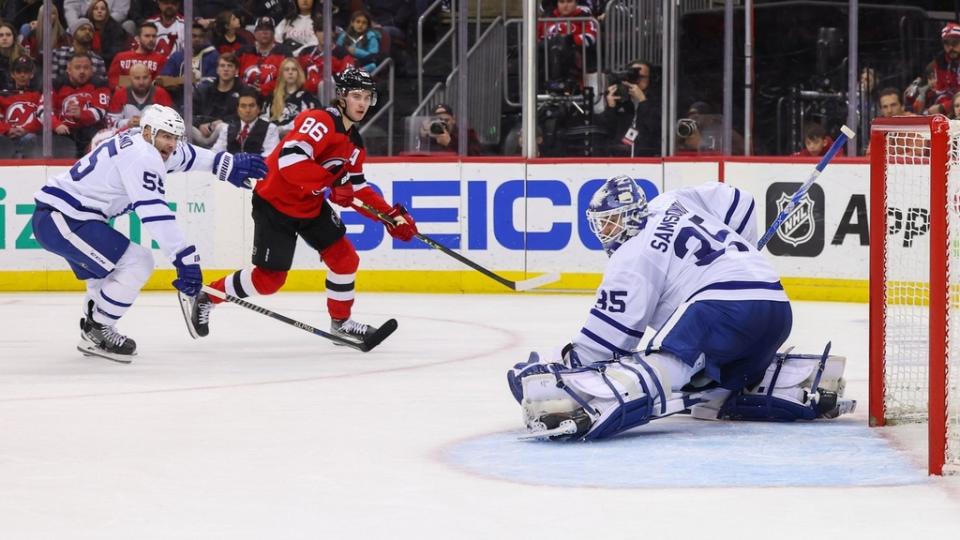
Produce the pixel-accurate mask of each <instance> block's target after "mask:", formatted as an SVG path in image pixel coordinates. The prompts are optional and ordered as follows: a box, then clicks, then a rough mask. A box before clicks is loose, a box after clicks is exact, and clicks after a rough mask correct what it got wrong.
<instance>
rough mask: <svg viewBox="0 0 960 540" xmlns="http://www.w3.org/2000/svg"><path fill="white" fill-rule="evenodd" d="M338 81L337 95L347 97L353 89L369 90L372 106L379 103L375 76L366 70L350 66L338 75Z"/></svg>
mask: <svg viewBox="0 0 960 540" xmlns="http://www.w3.org/2000/svg"><path fill="white" fill-rule="evenodd" d="M336 83H337V97H341V98H342V97H345V96H346V95H347V93H348V92H350V91H351V90H369V91H370V94H371V96H370V106H371V107H372V106H374V105H376V104H377V85H375V84H374V83H373V78H372V77H371V76H370V74H369V73H367V72H366V71H363V70H360V69H357V68H355V67H353V66H351V67H348V68H347V69H345V70H343V71H342V72H340V74H339V75H337V76H336Z"/></svg>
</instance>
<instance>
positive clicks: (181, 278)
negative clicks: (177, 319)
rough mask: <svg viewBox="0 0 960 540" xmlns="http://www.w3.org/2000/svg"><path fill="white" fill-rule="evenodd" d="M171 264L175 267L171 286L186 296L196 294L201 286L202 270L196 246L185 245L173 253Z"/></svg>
mask: <svg viewBox="0 0 960 540" xmlns="http://www.w3.org/2000/svg"><path fill="white" fill-rule="evenodd" d="M173 266H174V267H175V268H176V269H177V279H175V280H173V286H174V287H176V288H177V290H178V291H180V292H182V293H183V294H185V295H187V296H196V295H197V293H199V292H200V287H202V286H203V272H202V271H201V270H200V254H199V253H197V248H196V247H194V246H187V247H185V248H183V249H181V250H180V251H179V252H177V254H176V255H174V259H173Z"/></svg>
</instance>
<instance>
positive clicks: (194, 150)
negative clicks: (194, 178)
mask: <svg viewBox="0 0 960 540" xmlns="http://www.w3.org/2000/svg"><path fill="white" fill-rule="evenodd" d="M215 158H216V154H215V153H214V152H211V151H210V150H206V149H203V148H198V147H195V146H193V145H191V144H187V143H184V142H180V143H178V144H177V148H176V150H175V151H174V153H173V154H172V155H171V156H170V158H169V159H168V160H167V162H166V163H164V162H163V159H162V158H161V156H160V152H159V151H158V150H157V149H156V148H154V146H153V145H152V144H150V143H149V142H147V141H146V140H145V139H144V138H143V136H141V135H140V129H131V130H128V131H123V132H121V133H119V134H117V135H115V136H113V137H110V138H109V139H107V140H105V141H103V142H102V143H100V145H98V146H97V147H96V148H95V149H94V150H93V151H92V152H90V153H88V154H87V155H85V156H83V157H82V158H80V160H79V161H77V162H76V163H75V164H74V165H73V167H71V168H70V170H69V171H65V172H63V173H60V174H58V175H56V176H54V177H52V178H50V179H49V180H47V184H46V185H45V186H44V187H43V188H41V190H40V191H38V192H37V193H36V194H35V195H34V198H35V199H36V200H37V201H38V202H40V203H43V204H47V205H50V206H52V207H54V208H56V209H57V210H59V211H60V212H61V213H62V214H63V215H65V216H67V217H70V218H73V219H76V220H80V221H88V220H98V221H107V220H109V219H110V218H113V217H116V216H119V215H122V214H125V213H127V212H129V211H134V212H136V214H137V216H139V217H140V221H141V222H142V223H143V224H144V226H145V227H146V228H147V230H148V231H150V235H151V236H152V237H153V238H154V239H155V240H156V241H157V243H158V244H159V245H160V248H161V249H162V250H163V252H164V253H165V254H166V255H167V257H168V258H170V259H171V260H172V259H173V256H174V254H175V253H177V252H178V251H180V250H181V249H183V248H184V247H186V246H187V245H188V243H187V241H186V238H185V237H184V235H183V233H182V232H181V231H180V229H179V228H178V227H177V226H176V222H175V219H176V218H175V216H174V213H173V212H172V211H171V210H170V207H169V206H167V201H166V187H165V181H166V174H167V173H168V172H174V171H190V170H204V171H211V170H212V169H213V163H214V159H215Z"/></svg>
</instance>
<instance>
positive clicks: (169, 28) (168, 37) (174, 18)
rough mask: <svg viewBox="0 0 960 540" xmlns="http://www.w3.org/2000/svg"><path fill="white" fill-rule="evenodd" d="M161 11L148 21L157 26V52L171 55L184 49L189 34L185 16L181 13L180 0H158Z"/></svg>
mask: <svg viewBox="0 0 960 540" xmlns="http://www.w3.org/2000/svg"><path fill="white" fill-rule="evenodd" d="M157 4H158V5H159V6H160V13H158V14H156V15H154V16H153V17H149V18H148V19H147V21H146V22H152V23H153V24H155V25H156V26H157V47H156V52H158V53H160V54H162V55H164V56H167V57H169V56H170V55H172V54H173V53H175V52H177V51H179V50H181V49H183V40H184V38H185V36H186V35H187V30H186V26H185V25H184V24H183V16H182V15H180V0H158V2H157Z"/></svg>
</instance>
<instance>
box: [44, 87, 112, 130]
mask: <svg viewBox="0 0 960 540" xmlns="http://www.w3.org/2000/svg"><path fill="white" fill-rule="evenodd" d="M74 103H76V104H77V105H78V106H79V108H80V115H79V116H78V117H76V118H68V117H65V116H64V114H63V113H64V111H65V110H66V109H68V108H69V107H70V105H71V104H74ZM109 106H110V90H108V89H107V87H106V86H105V85H104V84H103V81H102V80H98V79H93V80H92V81H90V82H88V83H87V84H84V85H82V86H71V85H70V83H69V82H65V83H64V84H62V85H60V87H59V88H56V89H55V90H54V92H53V113H54V117H53V127H54V128H56V127H57V126H59V125H60V124H65V125H66V126H67V127H88V126H93V125H96V124H100V123H101V122H102V120H103V119H104V116H105V115H106V112H107V107H109Z"/></svg>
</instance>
